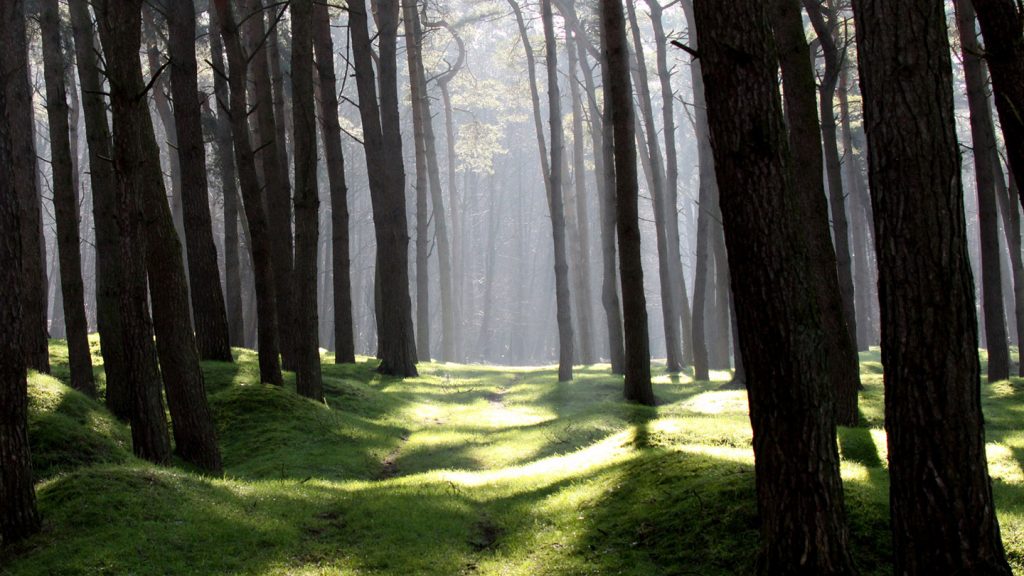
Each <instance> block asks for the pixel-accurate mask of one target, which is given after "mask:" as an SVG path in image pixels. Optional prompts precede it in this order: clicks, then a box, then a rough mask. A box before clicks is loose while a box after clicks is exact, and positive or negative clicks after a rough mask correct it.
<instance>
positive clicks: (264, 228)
mask: <svg viewBox="0 0 1024 576" xmlns="http://www.w3.org/2000/svg"><path fill="white" fill-rule="evenodd" d="M214 4H215V7H216V9H217V18H218V21H219V23H220V33H221V37H222V38H223V39H224V48H225V53H226V55H227V60H228V69H229V75H228V84H229V85H230V89H231V96H230V98H231V104H230V112H229V117H230V118H231V135H232V141H233V142H232V143H233V144H234V150H235V164H236V166H237V167H238V183H239V188H240V189H241V191H242V198H243V203H244V209H245V219H246V224H247V226H248V234H246V237H247V239H248V244H249V252H250V256H251V258H252V268H253V277H254V282H253V284H254V285H255V291H256V317H257V323H258V345H257V347H258V349H259V362H260V381H262V382H268V383H271V384H278V385H280V384H281V383H282V379H281V364H280V361H279V358H278V354H279V352H278V350H279V349H278V343H277V302H278V300H277V296H276V292H275V282H274V280H275V278H276V276H275V274H274V267H273V265H272V263H271V262H272V261H271V241H270V231H269V229H268V225H267V216H266V211H265V208H264V205H263V198H262V194H261V191H260V184H259V181H258V180H257V178H256V159H255V155H254V154H253V149H252V142H251V141H250V140H249V126H248V122H247V121H246V117H247V113H248V110H249V108H248V103H247V97H246V62H247V60H246V55H245V53H244V52H243V50H242V40H241V37H240V34H239V29H238V25H236V24H235V21H234V16H233V15H232V13H231V10H230V7H229V5H228V3H227V0H215V2H214Z"/></svg>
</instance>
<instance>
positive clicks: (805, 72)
mask: <svg viewBox="0 0 1024 576" xmlns="http://www.w3.org/2000/svg"><path fill="white" fill-rule="evenodd" d="M772 18H773V21H774V25H775V38H776V43H777V49H778V54H779V62H780V64H781V67H782V82H783V85H784V87H785V109H786V119H787V120H788V123H789V147H790V150H792V154H793V161H792V164H791V169H792V171H793V174H792V178H793V183H794V185H795V186H794V192H795V195H794V199H796V200H797V201H798V202H800V208H801V210H802V214H803V215H804V216H805V217H806V218H807V220H806V221H805V222H804V226H803V227H804V230H805V231H806V234H807V239H806V246H807V248H808V249H809V254H810V256H811V265H812V266H813V267H814V270H815V274H813V275H812V276H811V277H809V278H808V279H809V280H810V285H811V287H812V288H813V289H814V292H815V294H816V295H817V299H818V305H819V306H820V307H821V316H820V318H821V321H822V322H823V323H824V326H823V328H824V330H825V338H826V345H827V353H828V362H827V363H826V365H825V370H826V371H827V372H826V373H824V374H822V375H821V376H827V378H828V379H829V380H830V381H831V382H832V386H833V387H834V389H835V395H834V398H835V409H836V421H837V422H838V423H839V424H840V425H843V426H856V425H857V422H858V420H859V415H858V413H857V393H858V390H859V389H860V363H859V357H858V356H857V347H856V343H855V341H854V340H853V339H852V334H851V332H850V331H849V329H848V327H847V324H846V318H845V316H844V303H843V297H842V294H841V289H840V282H839V272H838V270H839V268H838V266H837V264H836V252H835V249H834V248H833V246H832V242H831V233H830V231H829V226H828V222H829V213H828V205H827V204H826V202H825V190H824V183H823V182H822V177H821V175H822V146H821V133H822V132H821V130H820V127H819V125H818V118H817V110H816V108H817V97H816V96H817V94H816V92H817V90H816V89H815V81H814V69H813V67H812V62H811V53H810V48H809V46H808V44H807V37H806V35H805V33H804V27H803V16H802V15H801V13H800V3H799V2H798V0H775V3H774V9H773V14H772ZM828 112H829V114H831V108H830V109H829V111H828ZM827 147H828V145H827V146H826V148H827ZM839 201H840V204H841V203H842V198H841V197H840V198H839ZM840 209H841V206H840ZM839 228H840V227H837V228H836V235H837V237H838V235H839V234H840V233H842V234H846V231H845V230H843V231H842V232H840V230H839ZM851 296H852V294H851Z"/></svg>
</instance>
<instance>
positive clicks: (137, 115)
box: [99, 0, 221, 474]
mask: <svg viewBox="0 0 1024 576" xmlns="http://www.w3.org/2000/svg"><path fill="white" fill-rule="evenodd" d="M142 2H143V0H119V1H114V0H105V1H104V2H103V3H102V5H103V8H102V9H101V10H100V11H101V12H102V13H103V15H102V18H99V21H100V22H101V24H100V40H101V42H102V43H103V49H104V53H105V54H106V57H107V62H108V65H107V77H108V79H109V80H110V86H111V98H110V100H111V110H112V112H113V118H114V170H115V172H117V173H118V174H119V175H120V176H121V177H122V178H124V182H123V184H124V189H125V194H126V195H132V196H135V198H136V201H137V202H138V205H139V208H140V212H141V216H142V218H141V222H140V224H141V225H142V226H143V229H144V230H143V233H144V234H145V239H144V241H142V244H143V245H144V246H145V250H146V264H147V266H146V268H147V271H148V276H149V286H150V296H151V298H152V302H153V327H154V331H155V332H156V337H157V353H158V355H159V359H160V371H161V372H162V375H163V381H164V388H165V390H166V392H167V407H168V408H169V409H170V412H171V420H172V422H173V424H174V443H175V452H177V454H178V455H180V456H181V457H182V458H183V459H184V460H185V461H187V462H189V463H191V464H194V465H196V466H198V467H199V468H202V469H203V470H205V471H208V472H211V473H214V474H219V473H220V471H221V458H220V449H219V448H218V447H217V433H216V430H215V428H214V425H213V419H212V417H211V416H210V410H209V407H208V405H207V401H206V387H205V383H204V381H203V372H202V370H201V369H200V367H199V354H198V351H197V349H196V342H195V335H194V334H193V332H192V328H191V326H190V325H189V323H188V322H183V321H182V318H188V314H189V298H188V287H187V280H186V277H185V265H184V262H183V261H182V257H181V244H180V243H179V241H178V237H177V234H176V233H175V231H174V223H173V221H172V219H171V213H170V209H169V207H168V206H167V201H166V193H165V191H164V185H163V177H162V175H161V173H160V165H159V157H160V153H159V148H158V147H157V143H156V138H155V136H154V134H153V124H152V120H151V119H150V116H149V110H148V109H147V107H146V101H145V100H144V99H141V98H139V95H140V94H142V93H144V91H145V86H146V84H145V82H144V81H143V79H142V64H141V62H140V60H139V48H140V47H141V23H142V20H141V10H142ZM219 288H220V287H219V286H217V287H216V289H219Z"/></svg>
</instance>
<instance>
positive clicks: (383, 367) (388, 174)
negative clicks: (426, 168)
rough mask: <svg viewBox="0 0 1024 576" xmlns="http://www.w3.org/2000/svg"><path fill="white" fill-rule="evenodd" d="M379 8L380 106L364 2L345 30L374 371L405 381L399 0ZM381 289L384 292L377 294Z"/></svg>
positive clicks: (353, 8)
mask: <svg viewBox="0 0 1024 576" xmlns="http://www.w3.org/2000/svg"><path fill="white" fill-rule="evenodd" d="M377 9H378V17H379V22H380V24H379V29H378V37H379V39H380V77H381V78H380V92H381V101H380V103H379V104H378V102H377V78H376V74H375V73H374V71H373V58H372V55H371V54H372V46H371V41H370V33H369V24H368V22H367V11H366V3H365V0H355V1H353V2H351V3H350V4H349V28H350V31H351V34H352V50H353V56H354V60H355V70H356V84H357V88H358V91H359V114H360V116H361V118H362V122H363V138H364V142H365V144H364V145H365V147H366V169H367V173H368V176H369V179H370V196H371V201H372V204H373V215H374V229H375V232H376V236H377V254H378V257H377V271H378V274H379V281H378V282H377V286H378V290H379V292H380V305H379V306H377V315H378V316H379V317H380V318H379V321H378V326H379V333H378V335H377V337H378V343H379V351H380V357H381V363H380V366H379V367H378V370H379V371H380V372H381V373H383V374H389V375H393V376H403V377H404V376H415V375H416V373H417V372H416V342H415V339H414V333H413V326H412V303H411V301H410V299H409V266H408V263H409V253H408V245H409V237H408V232H407V222H406V211H405V170H404V168H403V167H402V163H401V158H402V154H401V150H402V142H401V131H400V127H399V122H398V85H397V59H396V53H395V50H396V38H397V33H398V4H397V0H378V2H377ZM389 159H390V162H389ZM381 284H384V285H386V286H387V289H386V290H385V289H381V288H383V287H382V286H381Z"/></svg>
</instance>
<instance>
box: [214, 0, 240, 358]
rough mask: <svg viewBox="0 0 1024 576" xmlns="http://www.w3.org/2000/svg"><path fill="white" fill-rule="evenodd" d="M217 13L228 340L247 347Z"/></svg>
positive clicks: (232, 160)
mask: <svg viewBox="0 0 1024 576" xmlns="http://www.w3.org/2000/svg"><path fill="white" fill-rule="evenodd" d="M219 30H220V24H219V21H218V19H217V10H216V9H213V8H212V7H211V9H210V31H211V33H210V35H209V39H210V57H211V61H212V64H213V69H214V73H213V87H214V88H213V92H214V97H215V100H216V103H217V128H216V132H215V135H214V143H215V145H216V150H217V159H218V161H219V162H220V190H221V196H222V197H223V200H224V292H225V303H226V307H227V317H228V338H229V340H230V343H231V345H232V346H244V345H245V317H244V314H243V311H242V310H243V309H242V273H241V261H240V260H239V239H238V218H239V214H238V204H239V198H238V182H237V180H236V178H237V174H236V170H235V156H234V150H233V149H232V145H231V118H230V110H229V104H228V100H229V96H228V81H227V76H226V71H227V67H226V66H225V65H224V46H223V44H222V43H221V38H220V33H219Z"/></svg>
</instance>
